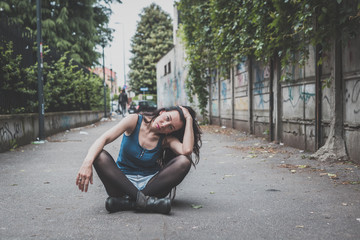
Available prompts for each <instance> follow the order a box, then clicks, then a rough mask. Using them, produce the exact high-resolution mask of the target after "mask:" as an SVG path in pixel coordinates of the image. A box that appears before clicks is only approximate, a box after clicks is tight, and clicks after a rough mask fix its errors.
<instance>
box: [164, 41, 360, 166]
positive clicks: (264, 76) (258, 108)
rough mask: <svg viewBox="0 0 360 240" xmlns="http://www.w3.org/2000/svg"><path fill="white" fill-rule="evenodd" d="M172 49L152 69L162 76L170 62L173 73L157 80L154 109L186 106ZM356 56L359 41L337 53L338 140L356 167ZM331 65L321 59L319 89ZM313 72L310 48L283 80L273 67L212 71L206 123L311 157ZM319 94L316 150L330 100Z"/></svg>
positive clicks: (327, 92)
mask: <svg viewBox="0 0 360 240" xmlns="http://www.w3.org/2000/svg"><path fill="white" fill-rule="evenodd" d="M177 45H178V44H177ZM178 48H179V47H175V48H174V50H172V51H171V52H169V53H168V54H167V55H166V56H164V57H163V59H162V60H161V61H160V62H159V63H158V68H157V69H158V72H159V73H164V66H165V65H166V63H168V62H170V61H174V64H175V65H174V66H175V67H174V69H176V70H175V72H174V73H170V74H168V75H164V74H162V75H161V74H160V75H158V101H159V102H158V105H159V106H160V107H161V106H169V105H173V104H178V103H181V104H183V103H187V100H186V94H185V79H186V73H187V71H186V62H185V60H184V59H185V54H184V51H183V50H182V49H178ZM359 56H360V37H358V38H356V39H351V40H348V42H347V43H346V44H345V46H344V48H343V69H342V72H343V81H344V114H343V119H344V137H345V141H346V147H347V150H348V153H349V156H350V158H351V159H352V160H354V161H357V162H359V163H360V159H359V156H360V148H358V146H357V144H358V142H360V59H359ZM293 60H294V62H300V59H299V56H294V59H293ZM297 60H298V61H297ZM333 62H334V58H333V56H332V55H331V54H330V53H329V52H323V53H322V70H321V72H322V75H321V80H322V82H323V86H325V84H324V83H326V82H331V77H332V74H333V64H334V63H333ZM316 67H317V63H316V62H315V48H314V47H312V46H310V47H309V59H308V61H307V62H305V64H304V65H300V64H293V65H289V66H288V67H286V68H285V69H282V70H281V71H280V74H281V75H282V76H286V77H285V79H281V80H280V77H279V76H276V74H277V73H276V71H275V70H274V69H275V68H276V66H273V69H272V68H271V66H270V64H265V63H262V62H257V61H255V60H254V59H247V58H243V59H242V60H240V61H239V62H238V63H237V64H236V65H235V66H234V68H233V69H231V70H229V75H228V76H227V75H226V73H225V74H224V73H223V72H222V71H223V70H214V71H213V72H212V74H211V76H212V77H211V84H210V86H209V93H210V98H209V106H208V110H209V120H210V123H212V124H219V125H221V126H226V127H233V128H237V129H240V130H244V131H248V132H251V133H254V134H255V135H258V136H262V137H266V138H268V139H269V140H271V139H274V136H275V135H276V138H277V140H279V141H281V142H284V143H285V144H286V145H290V146H293V147H297V148H300V149H304V150H308V151H315V150H316V148H315V131H316V129H315V120H316V86H315V79H316V76H315V74H316V71H315V70H316ZM220 72H222V73H220ZM272 74H274V75H272ZM272 76H274V77H273V78H272ZM271 79H272V82H271ZM271 86H272V88H271ZM321 92H322V96H321V99H320V102H321V112H320V115H321V129H322V130H321V132H322V133H321V144H324V143H325V140H326V138H327V136H328V134H329V125H330V121H331V119H332V113H333V110H332V107H331V106H332V104H331V102H332V101H333V97H332V89H331V88H328V87H323V88H322V90H321ZM271 96H273V104H271ZM271 117H272V119H270V118H271ZM270 134H272V135H270Z"/></svg>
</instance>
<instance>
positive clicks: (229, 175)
mask: <svg viewBox="0 0 360 240" xmlns="http://www.w3.org/2000/svg"><path fill="white" fill-rule="evenodd" d="M234 176H235V175H231V174H225V175H224V177H234Z"/></svg>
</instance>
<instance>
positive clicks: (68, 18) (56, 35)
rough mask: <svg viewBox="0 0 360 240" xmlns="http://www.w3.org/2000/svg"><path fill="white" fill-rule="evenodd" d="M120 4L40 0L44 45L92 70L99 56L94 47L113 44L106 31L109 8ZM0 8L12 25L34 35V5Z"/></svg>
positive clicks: (16, 1)
mask: <svg viewBox="0 0 360 240" xmlns="http://www.w3.org/2000/svg"><path fill="white" fill-rule="evenodd" d="M112 2H121V1H120V0H107V1H100V0H81V1H72V0H42V34H43V41H44V43H45V44H46V45H49V46H51V47H54V48H56V50H57V51H58V52H62V53H64V52H69V54H70V55H69V56H70V57H71V58H73V59H74V60H75V61H77V62H78V63H81V64H83V65H85V66H92V65H94V64H96V63H97V61H98V58H99V56H100V54H99V53H97V52H96V49H95V47H96V46H97V45H100V44H106V43H107V42H109V41H111V40H112V36H111V33H112V32H113V29H110V28H108V27H107V23H108V22H109V17H110V15H111V9H110V6H109V4H110V3H112ZM0 8H1V9H3V11H4V12H5V13H6V14H7V15H8V16H9V17H10V19H11V21H12V22H14V23H17V24H20V25H21V26H22V27H23V28H28V29H30V30H31V31H32V32H33V33H34V34H35V33H36V1H35V0H5V1H0Z"/></svg>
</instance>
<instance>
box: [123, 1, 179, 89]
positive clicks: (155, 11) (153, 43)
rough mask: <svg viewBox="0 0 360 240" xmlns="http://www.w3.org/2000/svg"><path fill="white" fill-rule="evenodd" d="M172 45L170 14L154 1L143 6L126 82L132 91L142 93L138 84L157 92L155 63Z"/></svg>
mask: <svg viewBox="0 0 360 240" xmlns="http://www.w3.org/2000/svg"><path fill="white" fill-rule="evenodd" d="M172 47H173V39H172V24H171V18H170V16H169V15H168V14H167V13H165V12H164V11H163V10H162V9H161V8H160V7H159V6H158V5H156V4H154V3H153V4H151V5H150V6H149V7H146V8H144V9H143V11H142V13H141V14H140V21H139V22H138V25H137V29H136V33H135V35H134V36H133V37H132V39H131V48H132V49H131V53H132V54H133V57H132V58H131V60H130V61H131V62H130V65H129V67H130V72H129V78H130V81H129V85H130V86H131V88H132V90H133V91H134V92H135V93H137V94H139V93H141V92H140V88H141V87H148V88H149V93H153V94H155V93H156V63H157V62H158V61H159V60H160V58H161V57H162V56H163V55H165V54H166V53H167V52H168V51H169V50H170V49H171V48H172Z"/></svg>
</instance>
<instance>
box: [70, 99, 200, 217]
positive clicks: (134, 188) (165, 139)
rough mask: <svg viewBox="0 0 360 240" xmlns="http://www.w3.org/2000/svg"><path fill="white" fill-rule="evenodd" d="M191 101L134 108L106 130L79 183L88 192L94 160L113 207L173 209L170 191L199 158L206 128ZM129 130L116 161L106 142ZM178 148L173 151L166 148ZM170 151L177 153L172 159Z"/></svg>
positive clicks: (92, 150) (91, 152)
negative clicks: (148, 108)
mask: <svg viewBox="0 0 360 240" xmlns="http://www.w3.org/2000/svg"><path fill="white" fill-rule="evenodd" d="M195 116H196V113H195V112H194V110H193V109H192V108H191V107H187V106H184V107H182V106H176V107H170V108H162V109H159V110H156V111H154V112H153V113H143V114H130V115H129V116H127V117H126V118H124V119H123V120H121V121H120V122H119V123H118V124H117V125H115V126H114V127H112V128H111V129H109V130H108V131H106V132H105V133H104V134H103V135H102V136H101V137H100V138H98V139H97V140H96V141H95V142H94V143H93V145H92V146H91V147H90V149H89V151H88V153H87V155H86V157H85V160H84V162H83V164H82V166H81V168H80V170H79V172H78V174H77V177H76V185H77V186H78V188H79V189H80V190H81V191H85V192H87V190H88V185H89V183H91V184H92V183H93V170H92V165H94V168H95V170H96V172H97V174H98V176H99V178H100V179H101V181H102V182H103V184H104V186H105V189H106V191H107V194H108V195H109V197H108V198H107V199H106V202H105V206H106V209H107V210H108V211H109V212H116V211H121V210H130V209H136V210H138V211H144V212H157V213H163V214H167V213H169V212H170V210H171V201H170V198H166V196H167V195H168V194H169V193H170V191H171V190H172V189H173V188H175V187H176V186H177V185H178V184H180V183H181V181H182V180H183V179H184V178H185V176H186V175H187V173H188V172H189V170H190V168H191V164H194V162H193V161H192V158H191V154H192V153H194V154H195V157H196V161H195V163H196V164H197V163H198V161H199V149H200V147H201V130H200V127H199V125H198V123H197V121H196V120H195ZM123 133H125V134H124V136H123V139H122V142H121V148H120V152H119V156H118V158H117V161H116V163H115V161H114V159H113V158H112V157H111V155H110V154H109V153H108V152H107V151H105V150H104V149H103V148H104V146H105V145H106V144H109V143H111V142H112V141H114V140H115V139H117V138H118V137H120V136H121V135H122V134H123ZM166 152H167V153H172V154H166ZM169 155H171V156H172V157H173V158H172V159H169V157H168V156H169Z"/></svg>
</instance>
